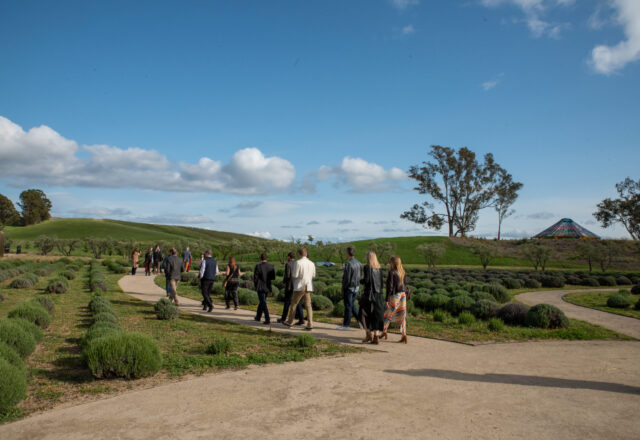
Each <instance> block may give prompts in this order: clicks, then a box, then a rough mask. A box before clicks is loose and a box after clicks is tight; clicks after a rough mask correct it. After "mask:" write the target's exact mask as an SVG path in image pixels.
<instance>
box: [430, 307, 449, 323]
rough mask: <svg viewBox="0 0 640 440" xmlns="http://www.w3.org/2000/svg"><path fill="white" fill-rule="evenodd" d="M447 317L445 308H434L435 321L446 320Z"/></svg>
mask: <svg viewBox="0 0 640 440" xmlns="http://www.w3.org/2000/svg"><path fill="white" fill-rule="evenodd" d="M446 319H447V312H445V311H444V310H440V309H438V310H434V311H433V320H434V321H435V322H444V321H445V320H446Z"/></svg>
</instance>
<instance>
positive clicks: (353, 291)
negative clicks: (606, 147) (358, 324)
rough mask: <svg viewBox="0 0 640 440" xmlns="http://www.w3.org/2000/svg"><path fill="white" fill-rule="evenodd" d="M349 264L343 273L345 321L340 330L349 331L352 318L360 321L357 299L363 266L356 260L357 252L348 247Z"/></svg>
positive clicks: (347, 263) (345, 266)
mask: <svg viewBox="0 0 640 440" xmlns="http://www.w3.org/2000/svg"><path fill="white" fill-rule="evenodd" d="M346 254H347V258H348V260H347V262H346V264H345V265H344V272H343V273H342V299H343V301H344V320H343V321H342V325H341V326H340V327H338V330H349V328H350V325H351V316H352V315H353V316H355V317H356V319H358V318H357V317H358V308H357V307H356V298H357V297H358V290H359V289H360V279H361V278H362V264H360V262H359V261H358V260H357V259H356V257H355V255H356V250H355V249H354V248H352V247H348V248H347V250H346Z"/></svg>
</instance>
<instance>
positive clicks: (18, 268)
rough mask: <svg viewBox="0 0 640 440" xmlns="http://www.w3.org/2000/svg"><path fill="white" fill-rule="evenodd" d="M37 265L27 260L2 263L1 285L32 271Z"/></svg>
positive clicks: (0, 268)
mask: <svg viewBox="0 0 640 440" xmlns="http://www.w3.org/2000/svg"><path fill="white" fill-rule="evenodd" d="M36 264H37V263H33V262H30V261H26V260H9V261H0V283H2V282H3V281H6V280H8V279H10V278H13V277H17V276H18V275H21V274H23V273H25V272H28V271H30V270H31V269H32V268H35V267H34V266H36Z"/></svg>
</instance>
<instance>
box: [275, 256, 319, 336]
mask: <svg viewBox="0 0 640 440" xmlns="http://www.w3.org/2000/svg"><path fill="white" fill-rule="evenodd" d="M298 255H299V256H300V258H299V259H298V260H297V261H296V262H295V264H294V265H293V274H292V277H293V299H292V301H291V311H290V312H289V317H288V318H287V320H286V321H284V322H283V324H284V325H286V326H287V327H291V326H292V325H293V319H294V317H295V310H296V306H297V305H298V303H299V302H300V300H301V299H302V297H304V306H305V307H306V309H307V318H308V320H307V326H306V327H305V330H311V329H312V328H313V310H312V309H311V294H312V293H313V279H314V278H315V276H316V265H315V264H313V262H312V261H311V260H309V258H307V255H308V253H307V249H305V248H302V249H300V250H299V251H298Z"/></svg>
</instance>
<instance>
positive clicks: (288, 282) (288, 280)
mask: <svg viewBox="0 0 640 440" xmlns="http://www.w3.org/2000/svg"><path fill="white" fill-rule="evenodd" d="M287 258H288V260H287V264H285V266H284V277H283V279H282V281H283V283H284V307H283V308H282V317H280V318H278V322H279V323H281V324H282V323H283V322H285V321H286V320H287V315H288V314H289V306H291V300H292V299H293V266H294V265H295V264H296V254H294V253H293V252H289V255H287ZM295 318H296V319H297V320H298V322H296V325H304V314H303V310H302V304H301V303H298V307H296V316H295Z"/></svg>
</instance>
